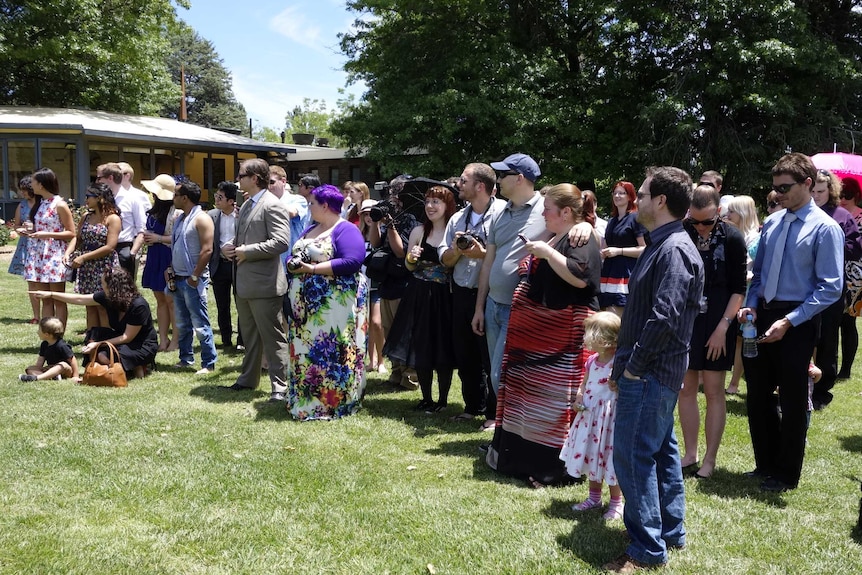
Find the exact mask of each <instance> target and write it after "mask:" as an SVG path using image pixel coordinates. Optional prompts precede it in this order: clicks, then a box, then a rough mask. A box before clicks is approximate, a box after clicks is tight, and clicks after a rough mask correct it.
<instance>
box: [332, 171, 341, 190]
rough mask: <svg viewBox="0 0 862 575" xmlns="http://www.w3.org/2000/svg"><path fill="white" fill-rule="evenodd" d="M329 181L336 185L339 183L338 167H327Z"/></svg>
mask: <svg viewBox="0 0 862 575" xmlns="http://www.w3.org/2000/svg"><path fill="white" fill-rule="evenodd" d="M329 183H330V184H332V185H333V186H336V187H337V186H338V185H339V184H340V182H339V180H338V168H329Z"/></svg>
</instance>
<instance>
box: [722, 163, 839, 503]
mask: <svg viewBox="0 0 862 575" xmlns="http://www.w3.org/2000/svg"><path fill="white" fill-rule="evenodd" d="M816 177H817V168H815V167H814V164H813V163H812V162H811V159H810V158H809V157H808V156H806V155H804V154H800V153H791V154H787V155H785V156H783V157H782V158H781V159H780V160H778V163H776V164H775V166H774V167H773V168H772V189H773V191H775V193H776V197H777V200H778V203H779V204H780V205H781V207H782V208H784V209H781V210H779V211H778V212H776V213H774V214H772V215H770V216H769V217H768V218H767V219H766V222H764V224H763V231H762V233H761V236H760V237H761V239H760V247H759V248H758V250H757V256H756V257H755V259H754V270H753V271H754V277H753V278H752V280H751V285H750V287H749V290H748V296H747V298H746V301H745V307H743V308H742V309H740V310H739V313H738V315H737V317H738V319H739V321H740V322H743V321H745V320H746V316H748V315H750V316H752V318H753V319H754V322H755V324H756V325H757V332H758V334H760V339H759V345H758V355H757V357H754V358H743V365H744V366H745V379H746V381H747V382H748V398H747V401H746V405H747V409H748V427H749V432H750V433H751V444H752V447H753V448H754V462H755V468H754V470H753V471H750V472H748V473H746V476H748V477H752V478H756V479H759V480H761V482H762V483H761V484H760V488H761V489H762V490H764V491H774V492H781V491H786V490H788V489H795V488H796V486H797V485H798V483H799V478H800V476H801V474H802V460H803V458H804V455H805V439H806V433H807V429H808V421H807V416H808V363H809V361H810V360H811V356H812V354H813V352H814V345H815V342H816V340H817V333H818V331H819V325H818V324H819V321H820V318H819V315H818V314H820V313H821V312H822V311H824V310H825V309H827V308H828V307H829V306H830V305H831V304H833V303H834V302H836V301H837V300H838V298H839V297H840V296H841V290H842V284H843V273H844V272H843V263H844V262H843V254H844V251H843V250H844V234H843V232H842V231H841V227H840V226H839V225H838V224H837V223H836V222H835V220H833V219H832V218H830V217H829V215H828V214H826V212H824V211H823V210H821V209H820V208H818V207H817V205H816V204H815V203H814V200H813V199H812V197H811V190H812V189H813V187H814V182H815V178H816ZM776 390H778V391H779V396H778V403H779V404H780V407H781V409H780V414H779V410H778V409H777V406H776V400H775V391H776Z"/></svg>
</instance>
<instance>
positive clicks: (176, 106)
mask: <svg viewBox="0 0 862 575" xmlns="http://www.w3.org/2000/svg"><path fill="white" fill-rule="evenodd" d="M167 65H168V69H169V71H170V74H171V79H172V81H173V83H174V84H175V86H176V88H177V90H179V88H180V72H181V70H184V72H185V80H186V112H187V115H188V116H187V119H188V121H189V122H190V123H193V124H199V125H201V126H209V127H220V128H233V129H237V130H243V129H245V128H246V127H247V125H248V120H247V118H246V113H245V107H244V106H243V105H242V104H240V103H239V102H237V100H236V97H235V96H234V94H233V86H232V83H233V82H232V79H231V74H230V72H229V71H228V70H227V68H225V66H224V62H223V61H222V59H221V58H220V57H219V55H218V53H217V52H216V50H215V47H214V46H213V43H212V42H210V41H209V40H206V39H205V38H202V37H201V36H200V35H199V34H198V33H197V32H195V30H194V29H193V28H191V27H190V26H189V25H188V24H186V23H185V22H182V21H178V22H176V23H175V25H174V26H173V30H172V34H171V51H170V56H169V57H168V58H167ZM179 112H180V96H179V93H178V94H177V98H176V99H175V100H173V101H171V102H169V103H168V104H167V105H166V106H165V107H164V108H163V109H162V113H161V115H162V116H164V117H167V118H178V117H179Z"/></svg>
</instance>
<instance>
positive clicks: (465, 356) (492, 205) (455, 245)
mask: <svg viewBox="0 0 862 575" xmlns="http://www.w3.org/2000/svg"><path fill="white" fill-rule="evenodd" d="M496 181H497V176H496V174H495V173H494V170H493V168H491V166H489V165H488V164H468V165H467V167H465V168H464V171H463V172H462V173H461V177H460V178H459V179H458V197H459V198H460V199H461V200H462V201H466V202H469V203H468V205H467V207H465V208H464V209H462V210H460V211H458V212H456V213H455V215H454V216H452V218H451V219H450V220H449V223H448V225H447V226H446V240H445V241H446V244H447V245H448V246H449V247H448V248H447V249H446V251H444V252H443V255H442V257H441V258H440V260H441V262H442V263H443V264H444V265H446V266H447V267H454V270H453V271H452V280H453V284H452V342H453V348H454V350H455V365H456V367H457V368H458V376H459V377H460V378H461V396H462V397H463V399H464V413H462V414H460V415H456V416H455V417H453V418H452V419H453V421H469V420H471V419H473V418H475V417H477V416H479V415H482V414H484V415H485V419H486V420H487V421H494V419H495V417H496V409H497V404H496V401H495V397H494V392H493V390H492V389H491V386H489V385H488V384H487V378H488V377H490V373H491V358H490V355H489V353H488V343H487V340H486V339H485V336H484V335H477V334H475V333H474V332H473V328H472V326H471V325H470V322H471V321H472V320H473V312H474V310H475V309H476V295H477V294H478V292H479V289H478V288H479V270H480V269H481V268H482V260H483V259H484V258H485V241H486V240H487V237H488V227H489V225H490V223H491V220H493V219H494V217H495V216H496V215H497V213H499V212H500V211H501V210H502V209H503V208H504V207H506V202H504V201H503V200H500V199H497V198H495V197H494V191H495V186H496Z"/></svg>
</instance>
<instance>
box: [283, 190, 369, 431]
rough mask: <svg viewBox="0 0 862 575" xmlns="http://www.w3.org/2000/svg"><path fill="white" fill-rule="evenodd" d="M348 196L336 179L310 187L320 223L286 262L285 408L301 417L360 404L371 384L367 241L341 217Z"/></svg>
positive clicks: (338, 412)
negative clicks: (367, 370) (365, 268)
mask: <svg viewBox="0 0 862 575" xmlns="http://www.w3.org/2000/svg"><path fill="white" fill-rule="evenodd" d="M342 201H343V196H342V195H341V192H339V191H338V188H336V187H335V186H330V185H326V186H320V187H318V188H315V189H314V190H312V192H311V198H310V199H309V203H308V209H309V212H310V214H311V217H312V219H313V220H314V224H312V225H311V226H310V227H309V228H308V229H307V230H305V232H304V233H303V234H302V237H300V238H299V240H297V241H296V243H295V244H294V246H293V252H292V253H293V256H294V257H293V259H292V260H291V261H290V262H289V263H288V271H289V272H290V273H291V274H292V275H290V276H289V277H288V280H289V289H288V296H289V313H288V315H289V316H290V317H289V318H288V324H289V330H288V336H287V339H288V342H290V360H291V361H290V371H289V383H288V393H287V409H288V411H290V413H291V415H293V417H295V418H296V419H299V420H303V421H304V420H309V419H334V418H339V417H342V416H345V415H350V414H352V413H354V412H356V411H357V410H358V409H359V407H360V402H361V399H362V393H363V391H364V389H365V364H364V362H365V337H366V330H367V323H366V313H365V310H366V286H365V281H364V278H363V276H362V275H361V274H360V273H359V270H360V268H361V267H362V261H363V260H364V258H365V242H364V240H363V238H362V234H361V233H360V231H359V228H357V227H356V226H355V225H353V224H351V223H350V222H348V221H346V220H344V219H342V218H341V217H340V212H341V204H342ZM299 260H301V262H300V261H299ZM294 263H295V264H296V265H294Z"/></svg>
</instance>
